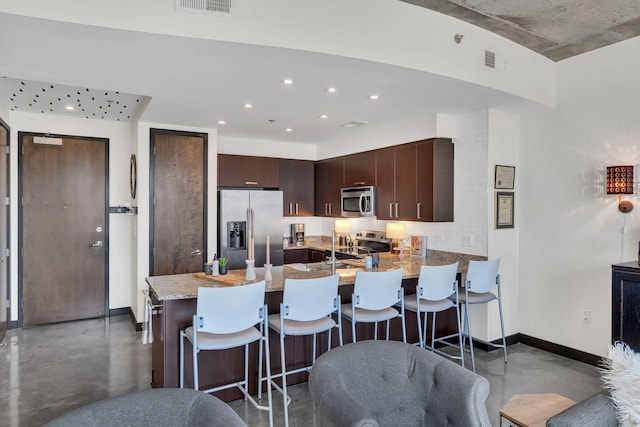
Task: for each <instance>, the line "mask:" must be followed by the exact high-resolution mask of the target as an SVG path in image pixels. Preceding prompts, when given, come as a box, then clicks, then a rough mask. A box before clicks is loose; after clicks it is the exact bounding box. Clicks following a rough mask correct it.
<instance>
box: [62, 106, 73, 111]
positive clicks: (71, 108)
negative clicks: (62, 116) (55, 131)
mask: <svg viewBox="0 0 640 427" xmlns="http://www.w3.org/2000/svg"><path fill="white" fill-rule="evenodd" d="M64 109H65V110H67V111H73V110H75V108H73V107H72V106H71V105H67V106H66V107H64Z"/></svg>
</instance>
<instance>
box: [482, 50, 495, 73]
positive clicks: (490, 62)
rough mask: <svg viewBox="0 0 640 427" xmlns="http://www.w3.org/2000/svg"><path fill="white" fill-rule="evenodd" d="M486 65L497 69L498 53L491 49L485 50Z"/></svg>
mask: <svg viewBox="0 0 640 427" xmlns="http://www.w3.org/2000/svg"><path fill="white" fill-rule="evenodd" d="M484 66H485V67H487V68H492V69H494V70H495V69H496V53H495V52H491V51H490V50H485V51H484Z"/></svg>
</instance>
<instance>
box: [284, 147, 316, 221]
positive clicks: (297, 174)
mask: <svg viewBox="0 0 640 427" xmlns="http://www.w3.org/2000/svg"><path fill="white" fill-rule="evenodd" d="M314 164H315V162H313V161H310V160H292V159H281V160H280V189H281V190H282V194H283V202H284V203H283V212H284V216H313V215H314V213H315V209H314V207H315V166H314Z"/></svg>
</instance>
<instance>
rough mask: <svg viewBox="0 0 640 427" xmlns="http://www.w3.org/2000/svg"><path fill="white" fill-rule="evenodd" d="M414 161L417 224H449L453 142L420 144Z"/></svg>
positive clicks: (422, 142) (451, 197)
mask: <svg viewBox="0 0 640 427" xmlns="http://www.w3.org/2000/svg"><path fill="white" fill-rule="evenodd" d="M416 159H417V174H416V177H417V188H416V190H417V191H416V202H417V206H416V207H417V219H418V221H429V222H453V142H452V141H451V140H450V139H448V138H435V139H429V140H426V141H420V142H418V143H417V156H416Z"/></svg>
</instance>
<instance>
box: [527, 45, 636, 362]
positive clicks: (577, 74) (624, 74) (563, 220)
mask: <svg viewBox="0 0 640 427" xmlns="http://www.w3.org/2000/svg"><path fill="white" fill-rule="evenodd" d="M639 49H640V38H635V39H631V40H627V41H626V42H621V43H618V44H616V45H613V46H610V47H607V48H604V49H599V50H596V51H594V52H591V53H587V54H583V55H580V56H578V57H575V58H573V59H568V60H565V61H562V62H560V63H559V64H558V103H557V104H558V107H557V108H556V109H555V110H551V109H548V108H544V107H537V108H534V107H529V108H526V109H524V108H523V109H520V110H519V111H518V113H519V114H520V117H521V119H520V125H521V145H520V166H521V167H520V171H519V172H518V175H517V178H516V182H518V180H520V185H519V193H520V197H519V204H520V209H519V211H520V216H519V218H520V224H521V227H520V230H521V231H520V256H521V260H522V261H521V262H520V274H519V283H520V310H521V319H522V321H521V325H520V326H521V331H522V332H523V333H525V334H528V335H532V336H534V337H537V338H541V339H544V340H548V341H551V342H554V343H558V344H562V345H565V346H568V347H571V348H575V349H578V350H582V351H586V352H588V353H592V354H597V355H601V356H604V355H606V354H607V345H608V344H609V342H610V339H611V264H614V263H617V262H622V261H632V260H635V259H636V254H637V250H638V240H640V220H639V215H640V209H638V208H639V207H640V200H638V197H637V192H636V195H634V196H633V197H630V199H632V200H633V201H634V203H635V207H636V208H635V209H634V210H633V211H632V212H631V213H628V214H626V215H625V214H622V213H621V212H619V211H618V210H617V200H616V198H615V196H607V195H606V194H605V190H604V184H605V181H604V173H605V171H606V166H611V165H614V164H633V165H636V168H637V167H638V164H639V163H640V161H639V160H640V147H639V146H638V144H639V142H640V121H639V120H638V111H640V98H639V97H638V96H637V95H638V90H637V88H638V81H637V76H638V75H640V57H638V55H637V52H638V51H639ZM636 174H637V172H636ZM636 176H637V175H636ZM625 224H626V229H627V232H626V233H624V229H625ZM583 309H589V310H591V312H592V321H591V323H590V324H585V323H583V321H582V310H583Z"/></svg>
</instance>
